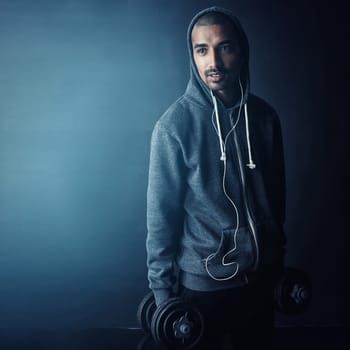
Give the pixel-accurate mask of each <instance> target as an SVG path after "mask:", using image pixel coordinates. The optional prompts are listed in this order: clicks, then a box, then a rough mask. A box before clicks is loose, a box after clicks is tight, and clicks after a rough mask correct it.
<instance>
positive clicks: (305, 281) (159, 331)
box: [137, 267, 312, 350]
mask: <svg viewBox="0 0 350 350" xmlns="http://www.w3.org/2000/svg"><path fill="white" fill-rule="evenodd" d="M311 295H312V289H311V282H310V279H309V276H308V275H307V273H306V272H304V271H302V270H300V269H296V268H292V267H287V268H285V269H284V272H283V273H282V276H281V278H280V280H279V282H278V284H277V286H276V287H275V290H274V304H275V309H276V311H279V312H281V313H284V314H298V313H301V312H303V311H305V309H306V308H307V306H308V305H309V303H310V299H311ZM137 319H138V323H139V324H140V326H141V327H142V329H143V330H144V331H145V332H146V333H150V334H152V336H153V339H154V340H155V341H156V342H157V343H158V344H160V345H165V346H167V347H168V348H170V349H184V350H185V349H186V350H187V349H192V348H193V347H194V346H195V345H196V344H197V343H198V341H199V340H200V338H201V337H202V335H203V331H204V320H203V316H202V315H201V313H200V312H199V311H198V310H197V309H196V308H195V307H194V306H193V305H191V304H189V303H188V302H185V301H183V300H182V299H180V298H171V299H169V300H168V301H166V302H165V303H163V304H161V305H160V306H159V307H158V308H157V306H156V303H155V300H154V296H153V292H150V293H149V294H147V295H146V296H145V297H144V299H143V300H142V301H141V303H140V305H139V307H138V311H137Z"/></svg>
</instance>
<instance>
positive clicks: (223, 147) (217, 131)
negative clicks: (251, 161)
mask: <svg viewBox="0 0 350 350" xmlns="http://www.w3.org/2000/svg"><path fill="white" fill-rule="evenodd" d="M210 94H211V98H212V99H213V104H214V113H215V117H216V125H217V128H215V125H214V128H215V130H216V133H217V135H218V137H219V142H220V150H221V157H220V160H222V161H226V150H225V144H224V141H223V139H222V133H221V127H220V119H219V111H218V103H217V101H216V98H215V96H214V94H213V91H212V90H210Z"/></svg>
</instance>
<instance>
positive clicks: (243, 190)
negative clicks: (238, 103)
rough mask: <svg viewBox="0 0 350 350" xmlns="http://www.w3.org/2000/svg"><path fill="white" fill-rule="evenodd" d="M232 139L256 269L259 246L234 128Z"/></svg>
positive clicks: (255, 267)
mask: <svg viewBox="0 0 350 350" xmlns="http://www.w3.org/2000/svg"><path fill="white" fill-rule="evenodd" d="M233 139H234V142H235V147H236V151H237V158H238V165H239V172H240V176H241V183H242V192H243V202H244V206H245V210H246V214H247V219H248V224H249V227H250V231H251V233H252V236H253V239H254V243H255V252H256V257H255V264H254V270H256V269H257V267H258V264H259V246H258V239H257V236H256V229H255V225H254V222H253V219H252V215H251V213H250V210H249V206H248V199H247V191H246V186H245V177H244V173H243V166H242V154H241V149H240V147H239V143H238V138H237V132H236V129H234V130H233Z"/></svg>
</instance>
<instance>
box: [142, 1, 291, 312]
mask: <svg viewBox="0 0 350 350" xmlns="http://www.w3.org/2000/svg"><path fill="white" fill-rule="evenodd" d="M211 11H215V12H222V13H224V14H226V15H227V16H229V17H230V18H231V19H232V22H233V23H234V25H235V28H236V31H237V33H238V36H239V38H238V39H239V44H240V48H241V52H243V57H244V63H243V65H242V68H241V72H240V77H241V82H242V89H243V94H242V99H239V101H237V104H236V105H235V106H234V107H232V108H225V106H224V105H223V104H222V103H221V101H220V100H219V99H218V98H213V97H212V95H211V93H210V90H209V88H208V87H207V85H206V84H205V83H204V82H203V81H202V80H201V78H200V77H199V74H198V72H197V69H196V67H195V64H194V61H193V56H192V44H191V32H192V28H193V25H194V23H195V22H196V20H197V19H198V18H199V17H200V16H202V15H204V14H205V13H207V12H211ZM187 40H188V50H189V56H190V62H191V64H190V67H191V75H190V80H189V83H188V86H187V89H186V91H185V93H184V95H183V96H182V97H180V98H179V99H178V100H177V101H176V102H175V103H173V104H172V105H171V106H170V107H169V109H168V110H167V111H166V112H165V113H164V114H163V115H162V117H161V118H160V119H159V120H158V122H157V123H156V125H155V127H154V130H153V134H152V140H151V154H150V166H149V182H148V190H147V230H148V234H147V241H146V248H147V265H148V279H149V285H150V288H151V289H152V290H153V292H154V295H155V298H156V302H157V305H159V304H160V303H162V302H163V301H165V300H167V299H168V298H169V297H170V296H171V294H172V292H173V289H174V285H175V283H176V282H179V283H180V284H182V285H184V286H185V287H187V288H190V289H193V290H201V291H212V290H218V289H225V288H232V287H237V286H242V285H244V284H246V283H249V280H250V276H253V275H254V273H256V272H259V271H262V270H266V269H269V268H270V267H271V266H276V265H281V264H282V262H283V256H284V245H285V236H284V231H283V224H284V216H285V178H284V160H283V147H282V136H281V128H280V123H279V119H278V116H277V114H276V113H275V111H274V110H273V108H272V107H271V106H269V105H268V104H267V103H266V102H264V101H263V100H261V99H260V98H258V97H256V96H254V95H252V94H250V93H249V66H248V60H249V46H248V41H247V38H246V35H245V33H244V31H243V29H242V27H241V25H240V23H239V21H238V20H237V18H236V17H234V16H233V15H232V13H231V12H229V11H227V10H225V9H222V8H218V7H212V8H209V9H206V10H203V11H201V12H199V13H198V14H197V15H196V16H195V17H194V18H193V20H192V21H191V23H190V25H189V28H188V34H187ZM215 102H216V103H217V114H216V112H215V108H214V107H215V105H214V104H215ZM248 113H249V118H248ZM217 115H218V116H219V125H218V123H217V119H216V116H217ZM236 122H237V125H236V126H235V127H234V128H233V125H234V124H235V123H236ZM218 126H220V129H221V131H222V135H223V137H222V138H224V137H225V136H226V135H227V134H229V133H230V134H229V136H228V137H227V142H226V145H225V146H226V147H225V152H226V153H225V154H226V161H222V160H220V155H221V153H222V152H221V147H222V145H220V141H219V137H218V133H217V130H218ZM231 129H232V131H231V132H230V130H231ZM247 163H248V164H250V165H252V164H253V163H254V166H255V168H254V166H251V167H250V168H249V167H247V166H246V164H247Z"/></svg>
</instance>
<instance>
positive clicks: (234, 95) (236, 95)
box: [216, 85, 241, 108]
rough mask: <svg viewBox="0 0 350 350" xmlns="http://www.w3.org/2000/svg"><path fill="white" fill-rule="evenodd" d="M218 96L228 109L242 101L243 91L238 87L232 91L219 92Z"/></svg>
mask: <svg viewBox="0 0 350 350" xmlns="http://www.w3.org/2000/svg"><path fill="white" fill-rule="evenodd" d="M216 94H217V96H218V97H219V98H220V100H221V101H222V103H223V104H224V105H225V107H227V108H229V107H233V106H234V105H235V104H236V103H237V101H238V99H241V91H240V88H239V86H237V85H236V86H235V87H234V88H233V89H230V90H228V89H227V90H226V89H225V90H217V91H216Z"/></svg>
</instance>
